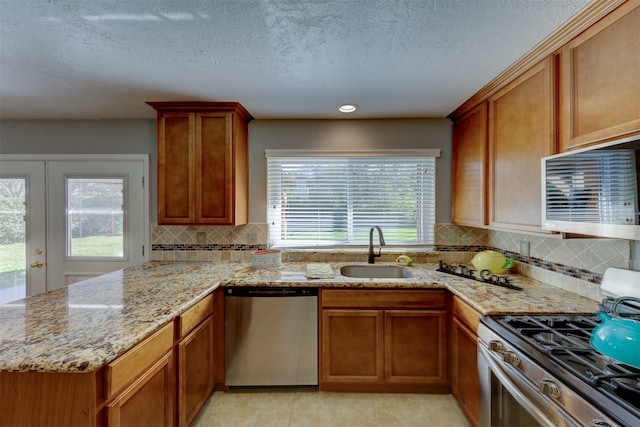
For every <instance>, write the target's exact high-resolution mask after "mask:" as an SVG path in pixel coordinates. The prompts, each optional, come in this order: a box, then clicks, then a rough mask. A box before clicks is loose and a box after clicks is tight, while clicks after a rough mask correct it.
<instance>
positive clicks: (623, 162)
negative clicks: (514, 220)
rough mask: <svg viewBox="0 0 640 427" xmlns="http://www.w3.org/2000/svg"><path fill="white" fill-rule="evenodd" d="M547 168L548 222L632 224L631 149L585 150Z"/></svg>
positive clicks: (634, 183)
mask: <svg viewBox="0 0 640 427" xmlns="http://www.w3.org/2000/svg"><path fill="white" fill-rule="evenodd" d="M546 165H547V166H546V187H547V189H546V215H547V219H551V220H561V221H572V222H587V223H600V224H635V219H634V218H635V215H634V213H635V212H636V206H637V200H636V194H637V188H636V187H637V177H636V159H635V152H634V150H611V151H606V150H605V151H593V152H589V151H587V152H584V153H576V154H572V155H568V156H565V157H558V158H556V159H553V160H549V161H547V163H546Z"/></svg>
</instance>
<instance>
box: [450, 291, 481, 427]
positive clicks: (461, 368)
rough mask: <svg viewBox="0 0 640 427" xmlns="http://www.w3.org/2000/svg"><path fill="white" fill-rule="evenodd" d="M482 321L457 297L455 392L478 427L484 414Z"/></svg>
mask: <svg viewBox="0 0 640 427" xmlns="http://www.w3.org/2000/svg"><path fill="white" fill-rule="evenodd" d="M479 317H480V314H479V313H477V312H476V311H474V310H473V309H472V308H471V307H469V306H468V305H466V304H465V303H464V302H462V301H461V300H460V299H458V298H457V297H454V299H453V307H452V319H451V351H450V353H451V365H450V367H451V390H452V391H453V395H454V396H455V397H456V399H458V402H459V403H460V406H462V409H463V410H464V412H465V413H466V414H467V417H469V419H470V420H471V422H472V423H473V424H474V425H475V426H477V425H478V415H479V412H480V383H479V377H478V336H477V334H476V330H477V327H478V320H479Z"/></svg>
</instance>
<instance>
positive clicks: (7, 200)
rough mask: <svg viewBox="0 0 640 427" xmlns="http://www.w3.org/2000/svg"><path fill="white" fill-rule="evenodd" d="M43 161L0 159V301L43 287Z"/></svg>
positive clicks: (44, 248)
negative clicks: (6, 160)
mask: <svg viewBox="0 0 640 427" xmlns="http://www.w3.org/2000/svg"><path fill="white" fill-rule="evenodd" d="M44 182H45V165H44V162H20V161H16V162H4V161H3V162H0V303H5V302H9V301H14V300H17V299H21V298H24V297H25V296H27V295H34V294H37V293H40V292H44V291H46V290H47V286H46V283H47V274H46V268H45V265H46V226H45V190H44Z"/></svg>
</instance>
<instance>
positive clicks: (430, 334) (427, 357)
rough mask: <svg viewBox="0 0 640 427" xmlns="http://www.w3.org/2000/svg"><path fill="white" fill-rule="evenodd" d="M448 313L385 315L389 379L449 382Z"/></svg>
mask: <svg viewBox="0 0 640 427" xmlns="http://www.w3.org/2000/svg"><path fill="white" fill-rule="evenodd" d="M446 313H447V312H446V310H429V311H412V310H390V311H385V313H384V329H385V336H384V338H385V356H384V357H385V380H386V381H387V382H401V383H414V384H429V383H438V384H446V383H447V338H446V337H447V335H446V334H447V329H446V324H447V315H446Z"/></svg>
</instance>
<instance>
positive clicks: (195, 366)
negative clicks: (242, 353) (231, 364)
mask: <svg viewBox="0 0 640 427" xmlns="http://www.w3.org/2000/svg"><path fill="white" fill-rule="evenodd" d="M178 366H179V368H178V425H179V426H188V425H189V424H190V423H191V421H192V420H193V419H194V418H195V416H196V415H197V413H198V411H199V410H200V408H201V407H202V405H203V404H204V402H205V401H206V400H207V398H208V397H209V395H210V394H211V391H212V390H213V382H214V372H213V320H212V318H211V317H208V318H207V319H205V320H204V321H203V322H202V323H201V324H200V325H199V326H198V327H197V328H196V329H194V330H193V331H192V332H191V333H190V334H189V335H187V337H186V338H185V339H184V340H182V341H181V342H180V343H179V344H178Z"/></svg>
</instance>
